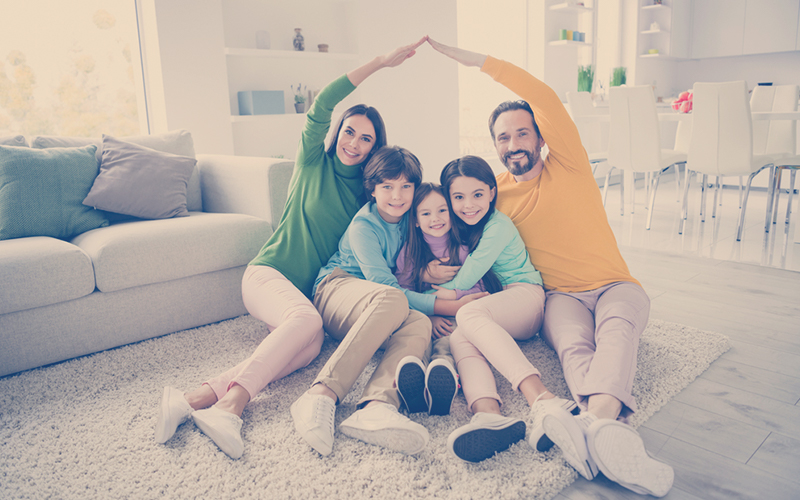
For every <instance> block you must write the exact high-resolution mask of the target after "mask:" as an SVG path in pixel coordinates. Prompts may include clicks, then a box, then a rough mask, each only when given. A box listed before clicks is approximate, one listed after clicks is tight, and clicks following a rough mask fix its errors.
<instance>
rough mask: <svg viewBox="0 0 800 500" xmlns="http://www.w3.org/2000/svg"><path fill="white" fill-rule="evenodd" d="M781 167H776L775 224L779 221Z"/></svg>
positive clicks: (773, 219)
mask: <svg viewBox="0 0 800 500" xmlns="http://www.w3.org/2000/svg"><path fill="white" fill-rule="evenodd" d="M782 172H783V169H782V168H781V167H777V166H776V167H775V199H774V200H773V202H772V223H773V224H775V223H776V222H777V220H778V202H779V201H780V197H781V173H782Z"/></svg>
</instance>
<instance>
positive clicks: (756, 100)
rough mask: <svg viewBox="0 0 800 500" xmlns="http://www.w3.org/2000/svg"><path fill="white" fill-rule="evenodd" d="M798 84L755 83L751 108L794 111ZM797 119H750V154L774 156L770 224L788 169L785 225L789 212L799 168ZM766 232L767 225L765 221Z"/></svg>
mask: <svg viewBox="0 0 800 500" xmlns="http://www.w3.org/2000/svg"><path fill="white" fill-rule="evenodd" d="M797 97H798V87H797V85H776V86H766V85H758V86H756V88H754V89H753V93H752V95H751V96H750V109H751V111H754V112H755V111H775V112H781V111H797ZM796 148H797V122H796V121H794V120H758V121H754V122H753V153H754V154H767V155H772V156H774V157H776V160H777V161H776V162H775V170H774V178H773V179H771V181H770V185H771V186H773V189H772V193H771V196H770V199H771V203H772V207H773V209H772V223H773V224H775V223H776V222H777V219H778V202H779V201H780V193H781V177H782V176H781V174H782V172H783V171H784V170H790V171H791V177H790V180H789V192H788V198H787V204H786V221H785V223H786V224H789V221H790V217H791V214H792V195H793V194H794V184H795V178H796V176H797V169H798V168H800V155H798V154H797V149H796ZM767 231H769V224H767Z"/></svg>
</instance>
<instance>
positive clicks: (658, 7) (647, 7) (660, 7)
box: [642, 5, 669, 10]
mask: <svg viewBox="0 0 800 500" xmlns="http://www.w3.org/2000/svg"><path fill="white" fill-rule="evenodd" d="M664 9H666V10H669V7H667V6H666V5H643V6H642V10H664Z"/></svg>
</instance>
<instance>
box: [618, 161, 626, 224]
mask: <svg viewBox="0 0 800 500" xmlns="http://www.w3.org/2000/svg"><path fill="white" fill-rule="evenodd" d="M619 214H620V215H625V171H624V170H620V171H619Z"/></svg>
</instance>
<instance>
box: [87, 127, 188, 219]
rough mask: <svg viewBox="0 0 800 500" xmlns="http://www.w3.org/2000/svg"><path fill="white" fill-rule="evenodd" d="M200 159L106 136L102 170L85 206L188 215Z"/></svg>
mask: <svg viewBox="0 0 800 500" xmlns="http://www.w3.org/2000/svg"><path fill="white" fill-rule="evenodd" d="M195 164H197V160H195V159H194V158H190V157H188V156H180V155H174V154H172V153H163V152H161V151H156V150H155V149H150V148H147V147H144V146H139V145H138V144H133V143H130V142H125V141H121V140H119V139H117V138H115V137H111V136H109V135H103V160H102V161H101V163H100V173H99V174H98V175H97V178H96V179H95V181H94V184H93V185H92V189H91V191H89V195H88V196H87V197H86V199H85V200H83V204H84V205H88V206H90V207H94V208H97V209H100V210H105V211H108V212H114V213H118V214H124V215H132V216H134V217H139V218H142V219H167V218H169V217H185V216H187V215H189V212H188V211H187V210H186V186H187V183H188V181H189V177H190V176H191V175H192V171H193V170H194V167H195Z"/></svg>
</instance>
